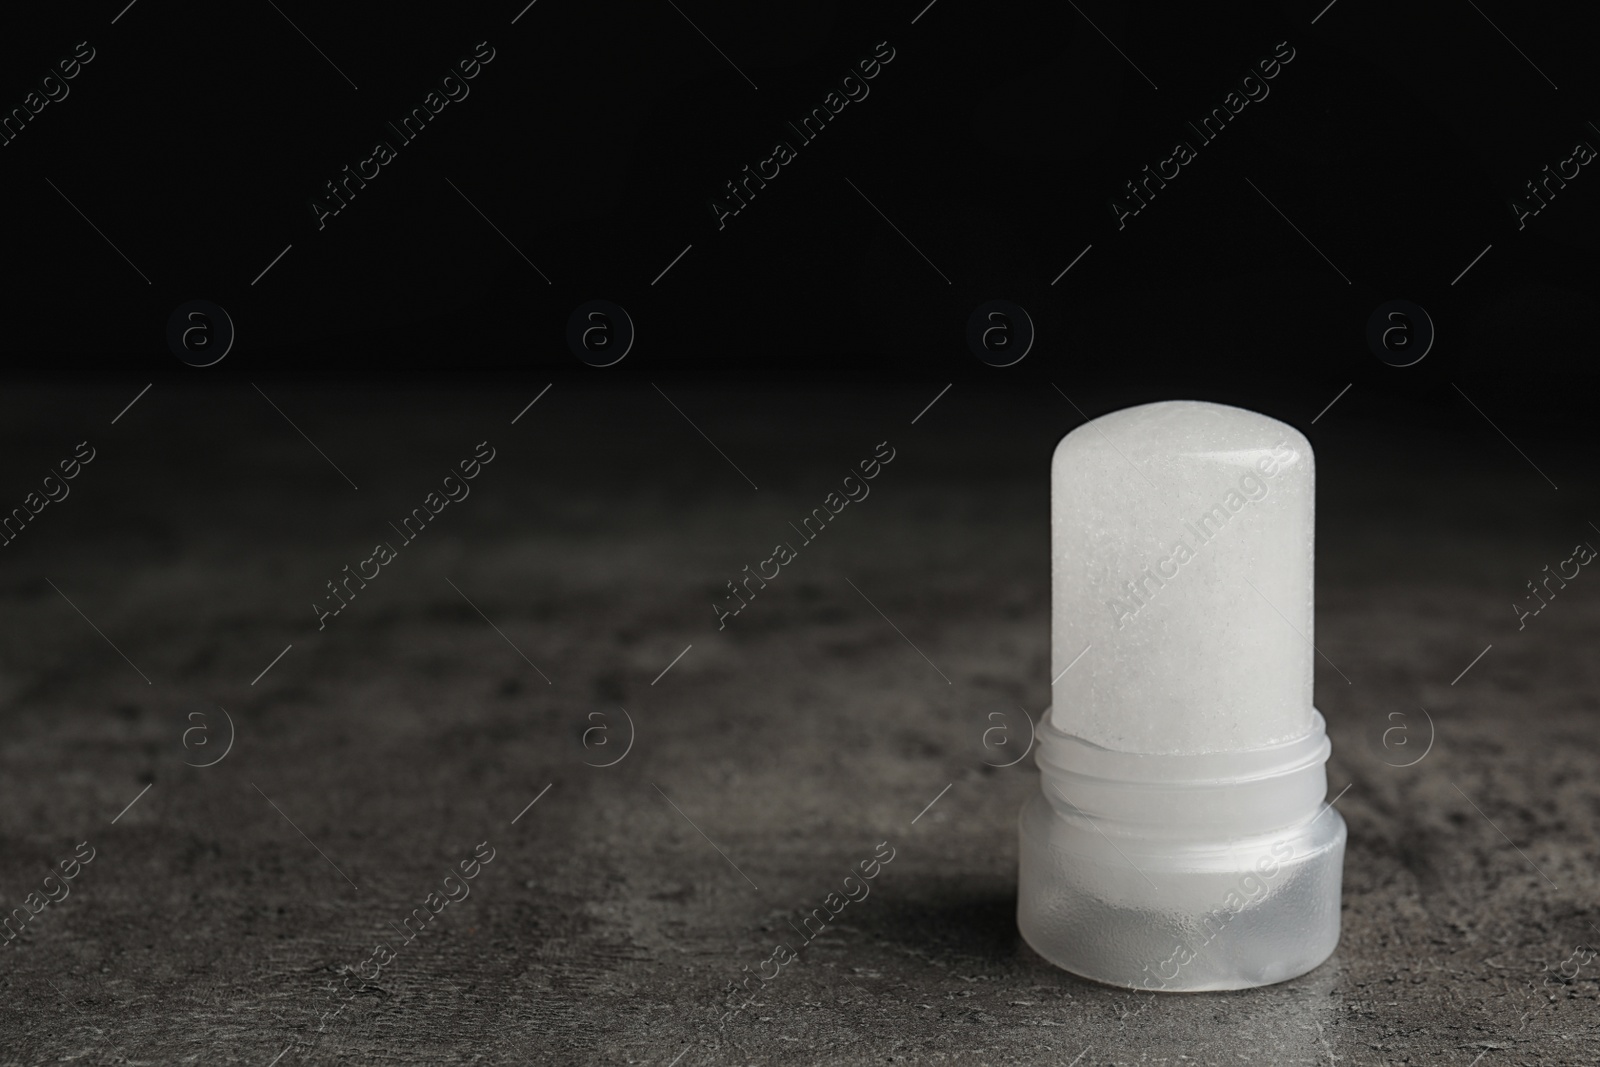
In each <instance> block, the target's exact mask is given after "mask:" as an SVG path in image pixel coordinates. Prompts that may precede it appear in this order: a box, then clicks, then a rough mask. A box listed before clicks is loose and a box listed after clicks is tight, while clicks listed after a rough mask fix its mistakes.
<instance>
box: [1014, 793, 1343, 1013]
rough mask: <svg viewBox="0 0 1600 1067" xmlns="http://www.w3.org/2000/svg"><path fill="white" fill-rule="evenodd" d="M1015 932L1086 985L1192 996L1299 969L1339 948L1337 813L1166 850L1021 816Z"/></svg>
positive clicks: (1038, 812)
mask: <svg viewBox="0 0 1600 1067" xmlns="http://www.w3.org/2000/svg"><path fill="white" fill-rule="evenodd" d="M1020 829H1021V834H1022V839H1021V853H1020V854H1021V870H1020V873H1019V878H1018V890H1017V926H1018V928H1019V929H1020V930H1021V932H1022V936H1023V938H1024V939H1025V940H1026V941H1027V942H1028V944H1029V945H1030V946H1032V948H1033V949H1034V951H1036V952H1038V953H1039V955H1041V956H1043V957H1044V958H1045V959H1047V960H1049V961H1050V962H1051V963H1054V964H1055V965H1057V966H1058V967H1063V968H1065V969H1067V970H1069V971H1071V972H1073V973H1074V974H1077V975H1081V976H1083V977H1084V978H1091V979H1093V980H1095V981H1097V982H1104V983H1106V984H1108V985H1114V986H1123V987H1127V988H1133V989H1149V990H1165V991H1168V992H1197V991H1201V990H1210V989H1246V988H1250V987H1254V986H1262V985H1270V984H1272V983H1274V982H1282V981H1285V980H1287V979H1290V978H1295V977H1297V976H1299V975H1302V974H1305V973H1306V972H1307V971H1309V970H1311V969H1312V968H1314V967H1316V966H1317V965H1318V964H1320V963H1322V962H1323V961H1324V960H1326V959H1327V958H1328V957H1329V956H1330V955H1331V954H1332V953H1333V950H1334V948H1335V946H1337V944H1338V943H1339V899H1340V886H1341V882H1342V879H1343V874H1344V843H1345V825H1344V820H1343V819H1342V818H1340V817H1339V813H1338V811H1336V810H1334V809H1333V808H1331V807H1330V808H1327V809H1325V810H1324V811H1323V812H1322V813H1321V814H1320V815H1318V816H1316V817H1315V818H1313V819H1312V820H1310V821H1309V822H1306V823H1303V824H1301V825H1300V826H1298V827H1290V828H1288V829H1285V830H1280V831H1276V832H1273V833H1270V834H1267V835H1265V836H1260V837H1252V838H1242V839H1235V840H1232V841H1225V842H1216V843H1215V844H1212V845H1199V846H1196V845H1194V844H1191V843H1185V844H1184V845H1182V846H1180V847H1177V848H1173V847H1171V845H1170V844H1168V845H1159V844H1157V843H1156V842H1149V841H1141V840H1139V839H1137V838H1121V837H1118V835H1117V834H1116V831H1115V830H1114V829H1113V831H1112V837H1117V838H1118V839H1117V842H1116V844H1113V843H1112V837H1107V836H1106V835H1105V834H1104V831H1103V830H1100V829H1097V828H1096V827H1095V826H1094V825H1089V824H1085V823H1084V822H1083V821H1081V820H1069V819H1064V818H1062V817H1061V816H1060V815H1059V814H1058V813H1057V812H1056V811H1055V809H1053V808H1052V807H1051V805H1050V804H1049V802H1048V801H1046V799H1045V798H1044V797H1043V796H1042V795H1040V796H1035V797H1033V798H1032V799H1031V800H1030V801H1029V802H1028V803H1027V804H1026V805H1025V806H1024V807H1023V809H1022V815H1021V818H1020Z"/></svg>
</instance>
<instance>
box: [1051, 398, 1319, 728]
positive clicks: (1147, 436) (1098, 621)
mask: <svg viewBox="0 0 1600 1067" xmlns="http://www.w3.org/2000/svg"><path fill="white" fill-rule="evenodd" d="M1050 485H1051V496H1050V511H1051V514H1050V527H1051V577H1052V597H1051V610H1052V641H1051V644H1052V657H1051V658H1052V666H1051V672H1050V673H1051V677H1052V678H1054V679H1055V682H1054V685H1053V686H1052V702H1053V703H1052V711H1051V721H1052V722H1053V723H1054V724H1055V726H1056V727H1057V728H1058V729H1060V730H1063V731H1065V732H1066V733H1068V734H1073V735H1076V736H1078V737H1081V738H1083V739H1084V740H1086V741H1089V742H1091V743H1093V744H1096V745H1099V746H1101V747H1103V748H1109V749H1114V750H1117V751H1121V752H1138V753H1150V754H1156V753H1162V754H1200V753H1209V752H1230V751H1241V750H1245V749H1253V748H1260V747H1263V746H1266V745H1272V744H1277V743H1279V742H1283V741H1288V740H1292V739H1295V738H1298V737H1301V736H1303V735H1304V734H1306V732H1307V731H1308V730H1310V729H1311V727H1312V706H1311V680H1312V668H1313V666H1314V664H1313V657H1314V656H1315V652H1314V650H1313V647H1312V642H1313V641H1314V640H1315V635H1314V634H1313V633H1312V584H1313V574H1312V570H1313V547H1314V542H1313V531H1314V528H1315V526H1314V521H1313V519H1314V508H1315V499H1314V496H1315V486H1316V476H1315V470H1314V465H1313V461H1312V455H1311V446H1310V444H1309V443H1308V442H1307V441H1306V439H1305V437H1304V436H1303V435H1302V434H1301V433H1300V432H1299V431H1298V430H1296V429H1294V428H1293V427H1291V426H1287V425H1285V424H1284V423H1281V422H1279V421H1277V420H1276V419H1271V418H1268V417H1267V416H1265V415H1260V414H1257V413H1255V412H1252V411H1245V410H1244V409H1242V408H1235V407H1228V406H1226V405H1223V404H1211V403H1203V402H1199V401H1188V400H1176V401H1165V402H1162V403H1158V404H1145V405H1143V406H1140V407H1134V408H1127V409H1124V410H1122V411H1116V412H1113V413H1111V414H1109V415H1105V416H1102V417H1101V418H1098V419H1094V420H1093V421H1091V422H1088V423H1086V424H1084V425H1083V426H1080V427H1078V428H1077V429H1075V430H1073V431H1072V432H1071V433H1069V434H1067V436H1066V437H1064V438H1063V439H1062V440H1061V443H1060V444H1059V445H1057V446H1056V451H1055V457H1054V459H1053V461H1052V463H1051V481H1050ZM1086 648H1087V651H1085V649H1086ZM1080 654H1081V658H1078V657H1079V656H1080ZM1075 659H1076V662H1074V660H1075ZM1069 665H1070V668H1071V669H1068V667H1069Z"/></svg>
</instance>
